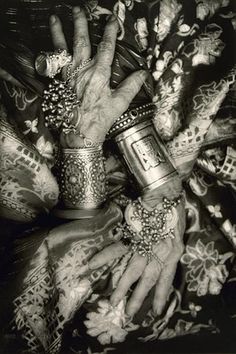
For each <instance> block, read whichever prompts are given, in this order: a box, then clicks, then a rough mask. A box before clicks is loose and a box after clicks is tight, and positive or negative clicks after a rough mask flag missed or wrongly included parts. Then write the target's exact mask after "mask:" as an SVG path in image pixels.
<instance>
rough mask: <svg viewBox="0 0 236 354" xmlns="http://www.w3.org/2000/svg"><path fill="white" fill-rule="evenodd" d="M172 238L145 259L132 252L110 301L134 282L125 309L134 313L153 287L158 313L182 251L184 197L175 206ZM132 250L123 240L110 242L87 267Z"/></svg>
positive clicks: (97, 266)
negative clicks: (149, 257)
mask: <svg viewBox="0 0 236 354" xmlns="http://www.w3.org/2000/svg"><path fill="white" fill-rule="evenodd" d="M174 215H175V216H174V218H175V227H174V233H175V238H174V239H171V238H166V239H165V240H162V241H160V243H159V244H157V245H155V246H154V247H153V251H154V255H155V257H156V259H155V257H153V259H152V260H151V261H150V262H149V263H148V262H147V258H146V257H143V256H141V255H139V254H138V253H134V254H133V256H132V258H131V260H130V262H129V265H128V267H127V269H126V271H125V272H124V274H123V275H122V276H121V279H120V281H119V283H118V286H117V287H116V289H115V290H114V292H113V294H112V296H111V303H112V305H114V306H115V305H117V304H118V303H119V302H120V301H121V300H122V299H123V298H124V297H125V296H126V295H127V293H128V290H129V289H130V287H131V286H132V285H133V284H134V283H136V282H137V285H136V287H135V289H134V291H133V292H132V294H131V296H130V298H129V301H128V303H127V307H126V313H127V315H129V316H131V317H132V316H134V315H135V314H136V313H137V312H138V310H139V309H140V307H141V306H142V303H143V301H144V299H145V297H146V296H147V295H148V293H149V291H150V290H151V289H152V288H153V287H155V295H154V299H153V311H154V313H155V314H156V315H158V314H161V312H162V311H163V308H164V306H165V303H166V301H167V298H168V294H169V291H170V289H171V286H172V282H173V279H174V276H175V272H176V267H177V263H178V261H179V259H180V257H181V255H182V252H183V247H184V246H183V240H182V237H183V234H184V230H185V208H184V202H183V200H182V201H181V202H180V204H179V205H178V206H177V207H176V208H174ZM128 252H131V251H130V250H129V248H127V247H126V246H124V244H123V243H122V241H119V242H117V243H114V244H111V245H109V246H108V247H106V248H105V249H103V250H102V251H100V253H98V254H96V255H95V256H94V257H93V258H92V259H91V260H90V262H89V265H88V267H89V268H90V269H97V268H100V267H102V266H103V265H105V264H107V263H109V262H111V261H112V260H115V259H116V258H121V257H122V256H123V255H124V254H126V253H128Z"/></svg>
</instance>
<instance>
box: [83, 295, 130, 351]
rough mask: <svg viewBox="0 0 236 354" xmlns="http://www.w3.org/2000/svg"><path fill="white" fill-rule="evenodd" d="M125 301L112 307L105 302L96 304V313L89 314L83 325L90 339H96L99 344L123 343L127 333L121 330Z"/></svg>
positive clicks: (101, 301) (124, 318)
mask: <svg viewBox="0 0 236 354" xmlns="http://www.w3.org/2000/svg"><path fill="white" fill-rule="evenodd" d="M125 303H126V302H125V301H124V300H122V301H120V303H119V304H118V305H117V306H116V307H113V306H111V304H110V303H109V301H107V300H100V301H99V302H98V310H97V311H98V312H97V313H96V312H89V313H88V314H87V318H88V320H87V321H85V322H84V323H85V325H86V326H87V328H88V330H87V333H88V334H89V335H90V336H92V337H98V340H99V342H100V343H101V344H110V343H118V342H123V341H124V340H125V337H126V336H127V334H128V332H127V331H126V330H125V329H123V328H122V327H123V326H124V324H125V322H126V316H125Z"/></svg>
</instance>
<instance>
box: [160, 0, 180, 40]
mask: <svg viewBox="0 0 236 354" xmlns="http://www.w3.org/2000/svg"><path fill="white" fill-rule="evenodd" d="M181 8H182V5H181V4H180V3H179V2H178V1H177V0H162V1H161V2H160V15H159V19H156V20H155V22H156V23H157V25H156V26H155V28H154V31H155V32H156V33H157V40H158V41H159V42H161V41H163V39H164V38H165V37H166V36H167V34H168V33H169V31H170V28H171V24H172V23H173V21H174V19H175V18H176V17H177V15H178V13H179V11H180V10H181Z"/></svg>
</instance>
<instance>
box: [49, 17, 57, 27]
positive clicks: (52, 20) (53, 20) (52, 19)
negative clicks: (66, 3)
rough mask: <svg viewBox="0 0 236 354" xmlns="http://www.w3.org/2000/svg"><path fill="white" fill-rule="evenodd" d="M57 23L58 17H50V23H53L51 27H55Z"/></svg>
mask: <svg viewBox="0 0 236 354" xmlns="http://www.w3.org/2000/svg"><path fill="white" fill-rule="evenodd" d="M56 22H57V16H56V15H52V16H50V23H51V25H53V24H54V23H56Z"/></svg>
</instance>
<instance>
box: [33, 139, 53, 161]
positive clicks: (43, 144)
mask: <svg viewBox="0 0 236 354" xmlns="http://www.w3.org/2000/svg"><path fill="white" fill-rule="evenodd" d="M35 147H36V149H37V150H38V152H39V153H40V154H41V155H42V156H43V157H45V159H48V160H52V159H53V145H52V143H51V142H50V141H46V140H45V137H44V136H43V135H42V136H41V137H40V138H38V140H37V141H36V144H35Z"/></svg>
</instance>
